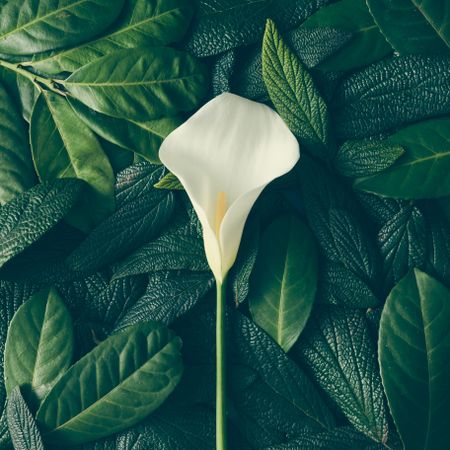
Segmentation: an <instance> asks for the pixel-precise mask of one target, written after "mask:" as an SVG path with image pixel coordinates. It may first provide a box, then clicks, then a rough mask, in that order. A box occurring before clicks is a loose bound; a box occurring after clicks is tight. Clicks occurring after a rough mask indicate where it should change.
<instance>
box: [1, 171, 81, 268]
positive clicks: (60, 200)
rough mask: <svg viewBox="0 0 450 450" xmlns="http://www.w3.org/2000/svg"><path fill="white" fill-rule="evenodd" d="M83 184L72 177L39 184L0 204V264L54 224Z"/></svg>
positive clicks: (70, 204)
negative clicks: (2, 204)
mask: <svg viewBox="0 0 450 450" xmlns="http://www.w3.org/2000/svg"><path fill="white" fill-rule="evenodd" d="M83 185H84V183H83V182H82V181H79V180H74V179H66V180H56V181H54V182H53V183H44V184H40V185H38V186H36V187H34V188H32V189H30V190H29V191H27V192H24V193H23V194H21V195H19V196H18V197H16V198H15V199H14V200H11V201H10V202H9V203H7V204H6V205H4V206H3V207H2V208H0V267H1V266H3V265H4V264H5V263H6V262H7V261H9V260H10V259H11V258H13V257H14V256H16V255H18V254H19V253H20V252H22V251H23V250H25V249H26V248H27V247H28V246H30V245H31V244H32V243H33V242H35V241H37V240H38V239H39V238H40V237H41V236H43V235H44V234H45V233H46V232H47V231H48V230H50V229H51V228H52V227H54V226H55V225H56V224H57V223H58V222H59V221H60V220H61V219H62V218H63V217H64V216H65V215H66V214H67V213H68V212H69V211H70V209H71V208H72V206H73V205H74V203H75V202H76V200H77V198H78V196H79V194H80V192H81V188H82V187H83Z"/></svg>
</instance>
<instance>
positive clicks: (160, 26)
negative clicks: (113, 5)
mask: <svg viewBox="0 0 450 450" xmlns="http://www.w3.org/2000/svg"><path fill="white" fill-rule="evenodd" d="M191 15H192V6H191V5H190V4H189V3H188V2H185V1H184V0H147V1H141V0H127V1H126V2H125V6H124V8H123V10H122V12H121V14H120V18H119V20H118V21H117V22H116V23H115V24H114V27H113V28H111V29H110V30H109V32H108V33H106V34H105V35H103V36H101V37H99V38H97V39H95V40H93V41H91V42H87V43H86V44H83V45H80V46H78V47H75V48H68V49H64V50H62V51H57V52H51V53H49V54H44V55H36V56H35V57H34V58H33V60H32V61H30V62H28V63H26V64H29V65H32V66H33V67H34V68H35V69H36V70H39V71H40V72H45V73H48V74H51V75H54V74H58V73H61V72H73V71H75V70H77V69H79V68H80V67H82V66H84V65H86V64H88V63H90V62H91V61H93V60H94V59H97V58H100V57H102V56H105V55H108V54H109V53H112V52H114V51H115V50H120V49H123V48H134V47H145V46H154V45H166V44H170V43H171V42H176V41H178V40H179V39H180V38H181V37H183V35H184V33H185V31H186V29H187V26H188V25H189V20H190V18H191Z"/></svg>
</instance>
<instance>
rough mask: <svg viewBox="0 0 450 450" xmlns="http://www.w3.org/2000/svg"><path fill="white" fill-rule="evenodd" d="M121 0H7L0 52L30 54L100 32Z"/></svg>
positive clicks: (113, 15)
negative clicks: (44, 0) (38, 0)
mask: <svg viewBox="0 0 450 450" xmlns="http://www.w3.org/2000/svg"><path fill="white" fill-rule="evenodd" d="M122 5H123V0H50V1H46V2H36V1H34V0H25V1H24V0H11V1H8V2H7V4H6V5H5V6H4V7H3V9H2V21H1V22H0V52H2V53H8V54H13V55H30V54H33V53H39V52H42V51H45V50H53V49H55V48H60V47H66V46H70V45H75V44H78V43H80V42H83V41H86V40H88V39H89V38H92V37H93V36H95V35H97V34H100V33H101V32H102V31H103V30H105V29H106V28H107V27H108V26H109V25H110V24H111V23H112V22H113V21H114V19H115V18H116V17H117V15H118V14H119V12H120V10H121V8H122Z"/></svg>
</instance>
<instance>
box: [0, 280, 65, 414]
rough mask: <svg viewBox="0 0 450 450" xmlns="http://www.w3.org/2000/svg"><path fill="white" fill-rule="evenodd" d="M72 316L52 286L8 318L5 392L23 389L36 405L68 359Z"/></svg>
mask: <svg viewBox="0 0 450 450" xmlns="http://www.w3.org/2000/svg"><path fill="white" fill-rule="evenodd" d="M72 353H73V332H72V319H71V318H70V315H69V312H68V311H67V309H66V307H65V306H64V303H63V301H62V300H61V298H60V297H59V295H58V293H57V292H56V291H55V290H54V289H44V290H42V291H40V292H38V293H36V294H34V295H33V297H31V298H30V299H29V300H28V301H27V302H26V303H25V304H24V305H22V306H21V307H20V308H19V309H18V311H17V312H16V314H15V315H14V317H13V320H12V321H11V325H10V327H9V330H8V338H7V340H6V346H5V386H6V391H7V392H8V394H9V393H10V392H11V391H12V390H13V389H14V388H15V387H16V386H20V387H21V388H22V389H23V394H24V395H25V397H26V398H27V400H28V402H29V404H30V406H37V405H38V404H39V403H40V402H41V401H42V399H43V398H44V397H45V396H46V395H47V393H48V392H49V391H50V389H51V388H52V386H53V385H54V384H55V382H56V381H57V380H58V378H59V377H60V376H61V375H62V374H63V373H64V372H65V371H66V370H67V369H68V367H69V366H70V364H71V362H72Z"/></svg>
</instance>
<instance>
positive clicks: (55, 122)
mask: <svg viewBox="0 0 450 450" xmlns="http://www.w3.org/2000/svg"><path fill="white" fill-rule="evenodd" d="M30 140H31V147H32V152H33V160H34V165H35V167H36V171H37V173H38V175H39V178H40V179H41V180H44V181H52V180H55V179H57V178H79V179H81V180H84V181H86V183H87V184H88V185H89V187H88V188H87V189H86V192H85V194H84V196H83V199H82V202H81V203H80V205H79V206H77V208H76V209H75V210H74V211H73V212H72V213H71V215H70V223H71V224H73V225H74V226H76V227H77V228H80V229H81V230H84V231H89V230H90V229H91V228H92V227H93V226H95V225H96V224H97V223H99V222H101V221H102V220H103V219H105V217H108V216H109V215H110V214H111V213H112V212H113V211H114V209H115V202H114V173H113V170H112V167H111V164H110V163H109V161H108V158H107V157H106V155H105V153H104V151H103V149H102V147H101V146H100V143H99V142H98V139H97V138H96V137H95V135H94V133H92V131H91V130H90V129H89V128H88V127H87V126H86V125H85V124H84V123H83V122H82V121H81V120H80V119H79V118H78V117H77V115H76V114H75V113H74V112H73V111H72V109H71V108H70V105H69V104H68V102H67V100H66V99H65V98H64V97H61V96H60V95H57V94H54V93H52V92H45V93H43V94H42V95H40V97H39V98H38V100H37V102H36V105H35V107H34V109H33V114H32V116H31V124H30Z"/></svg>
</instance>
